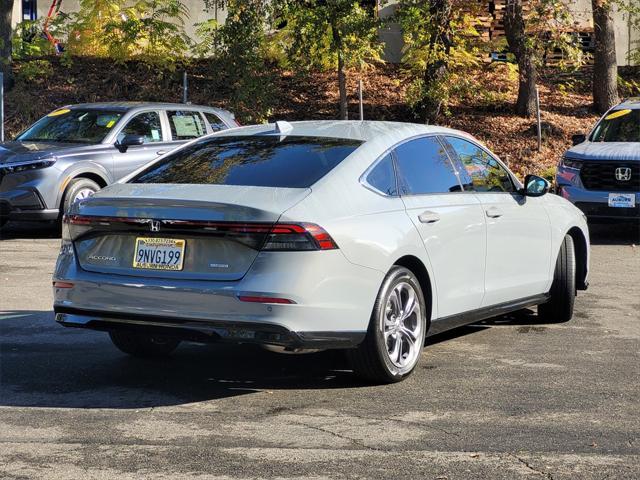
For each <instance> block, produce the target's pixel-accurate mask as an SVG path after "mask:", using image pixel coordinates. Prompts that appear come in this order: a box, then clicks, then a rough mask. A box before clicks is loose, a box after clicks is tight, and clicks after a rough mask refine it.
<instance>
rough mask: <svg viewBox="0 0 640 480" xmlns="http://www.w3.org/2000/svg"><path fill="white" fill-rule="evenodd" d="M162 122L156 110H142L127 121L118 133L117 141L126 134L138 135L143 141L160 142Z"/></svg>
mask: <svg viewBox="0 0 640 480" xmlns="http://www.w3.org/2000/svg"><path fill="white" fill-rule="evenodd" d="M161 125H162V124H161V123H160V114H159V113H158V112H143V113H139V114H137V115H135V116H134V117H133V118H132V119H131V120H129V121H128V122H127V124H126V125H125V127H124V128H123V129H122V130H121V131H120V133H119V134H118V141H121V140H122V139H123V138H124V137H125V136H127V135H140V136H142V137H144V143H153V142H162V126H161Z"/></svg>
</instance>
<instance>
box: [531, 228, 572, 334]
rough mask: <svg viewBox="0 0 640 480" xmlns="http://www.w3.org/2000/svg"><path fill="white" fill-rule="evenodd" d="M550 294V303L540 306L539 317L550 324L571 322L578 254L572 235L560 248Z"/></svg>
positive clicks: (566, 237)
mask: <svg viewBox="0 0 640 480" xmlns="http://www.w3.org/2000/svg"><path fill="white" fill-rule="evenodd" d="M549 294H550V298H549V301H548V302H547V303H544V304H542V305H539V306H538V316H539V317H540V318H542V319H543V320H545V321H548V322H568V321H569V320H571V317H573V304H574V302H575V298H576V253H575V248H574V244H573V238H571V236H570V235H567V236H565V237H564V241H563V242H562V245H561V246H560V252H559V253H558V259H557V260H556V268H555V272H554V275H553V283H552V284H551V290H550V291H549Z"/></svg>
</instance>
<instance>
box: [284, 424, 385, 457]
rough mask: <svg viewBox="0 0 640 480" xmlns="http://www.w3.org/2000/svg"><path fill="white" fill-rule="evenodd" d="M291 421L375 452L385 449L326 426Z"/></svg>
mask: <svg viewBox="0 0 640 480" xmlns="http://www.w3.org/2000/svg"><path fill="white" fill-rule="evenodd" d="M293 423H295V424H296V425H300V426H302V427H307V428H310V429H312V430H316V431H318V432H322V433H328V434H329V435H332V436H334V437H336V438H340V439H342V440H346V441H348V442H350V443H352V444H353V445H355V446H357V447H360V448H364V449H366V450H372V451H377V452H384V451H385V450H383V449H381V448H376V447H371V446H369V445H367V444H365V443H363V442H361V441H359V440H356V439H355V438H351V437H348V436H346V435H342V434H340V433H336V432H334V431H331V430H328V429H326V428H322V427H317V426H315V425H309V424H308V423H304V422H293Z"/></svg>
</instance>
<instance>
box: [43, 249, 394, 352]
mask: <svg viewBox="0 0 640 480" xmlns="http://www.w3.org/2000/svg"><path fill="white" fill-rule="evenodd" d="M383 277H384V274H383V273H382V272H378V271H376V270H372V269H368V268H365V267H360V266H357V265H354V264H351V263H350V262H348V261H347V260H346V258H345V257H344V255H343V254H342V253H341V252H340V251H339V250H332V251H318V252H300V253H299V252H269V253H261V254H259V256H258V258H257V259H256V261H255V262H254V264H253V265H252V267H251V269H250V270H249V271H248V272H247V274H246V275H245V276H244V278H243V279H241V280H238V281H207V280H177V279H168V278H158V277H155V278H154V277H147V276H131V275H116V274H106V273H95V272H88V271H85V270H83V269H82V268H80V266H79V265H78V264H77V261H76V258H75V255H73V254H63V255H61V256H60V257H59V258H58V263H57V265H56V270H55V273H54V281H59V282H69V283H73V287H72V288H54V310H55V312H56V316H57V318H56V320H57V321H58V322H60V323H61V324H63V325H65V326H75V327H84V328H91V329H97V330H111V329H114V328H126V329H143V330H157V329H161V330H166V331H167V333H170V334H172V335H177V336H182V337H183V338H192V339H193V340H197V341H229V342H250V343H264V344H272V345H280V346H285V347H290V348H292V349H297V348H301V349H315V348H322V349H327V348H349V347H353V346H355V345H357V344H358V343H360V342H361V341H362V339H363V338H364V336H365V334H366V331H367V328H368V324H369V319H370V316H371V310H372V308H373V304H374V302H375V298H376V295H377V292H378V289H379V287H380V285H381V283H382V280H383ZM242 296H267V297H278V298H287V299H291V300H292V301H293V302H295V303H292V304H275V303H254V302H247V301H242V300H241V299H240V297H242Z"/></svg>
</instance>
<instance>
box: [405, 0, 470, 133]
mask: <svg viewBox="0 0 640 480" xmlns="http://www.w3.org/2000/svg"><path fill="white" fill-rule="evenodd" d="M432 4H433V2H432V1H429V0H400V2H399V4H398V10H397V11H396V20H397V21H398V23H399V24H400V27H401V29H402V34H403V40H404V50H403V57H402V63H403V65H404V66H405V68H406V70H407V73H408V75H409V77H410V79H411V83H410V85H409V88H408V89H407V100H408V103H409V105H410V106H411V107H412V108H413V109H414V111H415V112H416V114H417V115H419V116H420V117H421V118H422V119H423V120H424V119H426V118H433V116H435V114H434V112H425V111H424V109H425V108H428V107H427V105H429V106H431V105H442V106H443V107H444V111H445V113H446V111H447V108H446V107H447V103H448V101H449V99H450V98H451V96H452V95H456V94H457V95H464V94H465V93H468V92H472V91H477V90H478V88H479V85H480V84H479V83H478V78H477V76H475V75H472V74H471V72H472V71H473V70H475V69H477V68H478V67H479V65H480V61H479V58H480V56H481V49H480V47H481V45H482V41H481V40H480V38H479V37H480V35H479V33H478V31H477V29H476V27H475V24H476V21H475V19H474V18H473V17H472V16H471V15H469V14H468V13H465V12H464V11H463V10H462V9H461V8H459V6H458V5H454V6H453V8H452V9H451V11H450V12H447V13H445V14H446V15H448V18H444V19H443V18H442V17H438V15H440V13H438V12H434V10H433V9H432ZM432 71H437V72H438V76H437V78H434V79H433V81H431V80H430V79H431V78H432V76H431V75H428V72H432ZM438 108H439V107H438Z"/></svg>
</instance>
